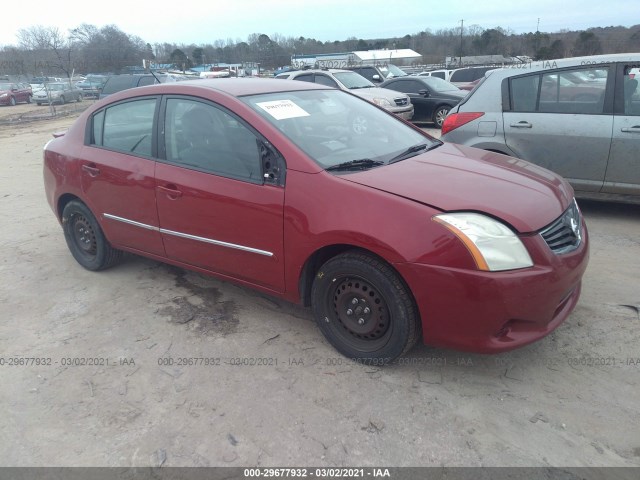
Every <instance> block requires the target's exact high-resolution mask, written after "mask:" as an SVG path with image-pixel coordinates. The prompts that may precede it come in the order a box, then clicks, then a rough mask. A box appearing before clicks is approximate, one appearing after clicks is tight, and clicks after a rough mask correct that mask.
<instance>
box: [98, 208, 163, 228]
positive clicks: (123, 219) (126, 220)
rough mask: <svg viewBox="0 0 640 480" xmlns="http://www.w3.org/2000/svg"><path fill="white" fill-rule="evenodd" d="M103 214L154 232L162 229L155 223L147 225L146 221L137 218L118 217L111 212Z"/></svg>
mask: <svg viewBox="0 0 640 480" xmlns="http://www.w3.org/2000/svg"><path fill="white" fill-rule="evenodd" d="M102 216H103V217H105V218H109V219H111V220H117V221H118V222H123V223H128V224H129V225H134V226H136V227H140V228H145V229H147V230H153V231H154V232H159V231H160V229H159V228H158V227H154V226H153V225H147V224H146V223H140V222H136V221H135V220H129V219H128V218H122V217H118V216H116V215H111V214H110V213H103V214H102Z"/></svg>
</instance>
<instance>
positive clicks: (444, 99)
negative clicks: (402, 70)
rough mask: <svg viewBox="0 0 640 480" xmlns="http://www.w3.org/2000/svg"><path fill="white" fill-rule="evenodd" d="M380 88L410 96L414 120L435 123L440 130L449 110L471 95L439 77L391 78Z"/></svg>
mask: <svg viewBox="0 0 640 480" xmlns="http://www.w3.org/2000/svg"><path fill="white" fill-rule="evenodd" d="M379 86H380V87H382V88H389V89H391V90H395V91H397V92H402V93H406V94H407V95H409V98H410V99H411V103H413V108H414V114H413V119H412V120H413V121H414V122H433V123H435V124H436V127H438V128H441V127H442V123H443V122H444V119H445V117H446V116H447V113H449V110H451V109H452V108H453V107H454V106H455V105H457V104H458V102H459V101H460V100H462V99H463V98H464V97H465V96H466V95H467V93H469V92H467V91H464V90H460V89H459V88H458V87H456V86H455V85H453V84H451V83H449V82H447V81H446V80H442V79H441V78H438V77H400V78H390V79H389V80H385V81H384V82H382V83H381V84H380V85H379Z"/></svg>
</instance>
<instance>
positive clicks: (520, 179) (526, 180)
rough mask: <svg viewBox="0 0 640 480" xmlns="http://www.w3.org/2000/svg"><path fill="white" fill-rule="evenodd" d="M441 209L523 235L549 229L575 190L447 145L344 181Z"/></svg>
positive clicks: (532, 168)
mask: <svg viewBox="0 0 640 480" xmlns="http://www.w3.org/2000/svg"><path fill="white" fill-rule="evenodd" d="M342 178H343V179H345V180H349V181H352V182H355V183H359V184H361V185H366V186H369V187H372V188H376V189H378V190H382V191H385V192H388V193H392V194H394V195H398V196H401V197H405V198H408V199H411V200H414V201H417V202H420V203H423V204H426V205H430V206H432V207H435V208H437V209H439V210H442V211H476V212H483V213H486V214H489V215H490V216H493V217H497V218H500V219H502V220H503V221H505V222H507V223H508V224H510V225H511V226H512V227H513V228H515V229H516V230H517V231H518V232H520V233H526V232H533V231H536V230H539V229H541V228H542V227H545V226H546V225H548V224H549V223H551V222H552V221H553V220H555V219H556V218H557V217H559V216H560V214H561V213H562V212H564V210H565V209H566V208H567V207H568V205H569V203H570V202H571V200H572V198H573V190H572V188H571V186H570V185H569V184H568V183H567V182H566V181H565V180H564V179H563V178H562V177H560V176H558V175H556V174H555V173H552V172H550V171H549V170H546V169H544V168H542V167H539V166H537V165H534V164H532V163H529V162H526V161H524V160H520V159H517V158H512V157H507V156H504V155H500V154H496V153H493V152H486V151H483V150H478V149H474V148H470V147H463V146H460V145H454V144H449V143H445V144H443V145H441V146H440V147H438V148H436V149H434V150H432V151H430V152H425V153H423V154H421V155H417V156H415V157H411V158H408V159H406V160H402V161H400V162H397V163H394V164H391V165H386V166H384V167H380V168H374V169H371V170H366V171H363V172H357V173H351V174H347V175H344V176H343V177H342Z"/></svg>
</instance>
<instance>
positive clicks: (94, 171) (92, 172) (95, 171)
mask: <svg viewBox="0 0 640 480" xmlns="http://www.w3.org/2000/svg"><path fill="white" fill-rule="evenodd" d="M82 170H83V171H84V172H87V173H88V174H89V176H91V177H97V176H98V175H100V169H99V168H98V167H96V166H95V165H82Z"/></svg>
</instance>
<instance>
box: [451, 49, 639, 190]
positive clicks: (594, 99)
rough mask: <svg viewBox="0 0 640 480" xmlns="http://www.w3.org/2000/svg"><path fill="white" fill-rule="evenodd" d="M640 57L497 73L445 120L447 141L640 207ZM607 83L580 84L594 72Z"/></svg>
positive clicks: (557, 63) (611, 57)
mask: <svg viewBox="0 0 640 480" xmlns="http://www.w3.org/2000/svg"><path fill="white" fill-rule="evenodd" d="M638 64H640V54H617V55H600V56H594V57H581V58H567V59H563V60H553V61H544V62H539V63H536V64H532V65H530V66H528V67H527V68H526V69H520V68H507V69H501V70H495V71H493V72H490V74H489V75H488V76H487V77H486V78H485V79H484V80H483V81H482V82H481V83H480V85H478V87H476V89H475V90H474V91H472V92H471V93H470V94H469V96H467V97H466V98H465V99H464V100H463V101H462V102H461V103H460V104H459V105H458V106H457V107H456V108H454V109H452V110H451V113H450V114H449V116H448V117H447V119H446V120H445V123H444V125H443V128H442V133H443V134H444V135H443V138H444V139H445V140H446V141H448V142H453V143H457V144H461V145H468V146H473V147H477V148H482V149H484V150H491V151H494V152H499V153H503V154H506V155H510V156H512V157H517V158H521V159H524V160H528V161H529V162H532V163H535V164H538V165H541V166H543V167H545V168H548V169H549V170H553V171H555V172H557V173H559V174H560V175H562V176H563V177H565V178H567V179H568V180H569V182H570V183H571V184H572V185H573V187H574V188H575V190H576V192H577V194H578V196H582V197H591V198H600V199H611V200H619V201H627V202H640V168H639V163H638V158H639V157H638V152H639V151H640V90H639V89H638V79H634V78H631V72H632V71H633V68H636V65H638ZM593 70H595V71H596V75H598V76H599V77H600V78H605V81H586V80H584V79H582V80H581V78H583V77H582V74H585V73H586V72H587V71H593Z"/></svg>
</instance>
